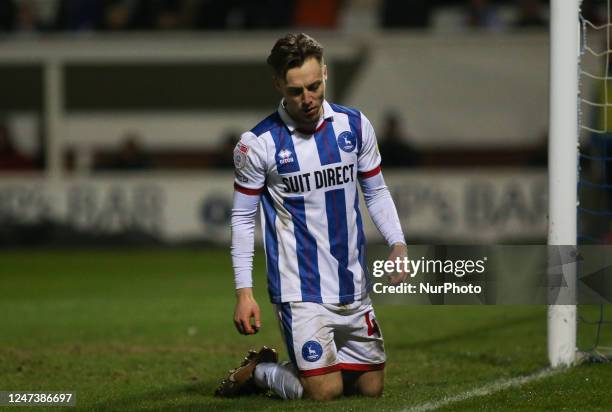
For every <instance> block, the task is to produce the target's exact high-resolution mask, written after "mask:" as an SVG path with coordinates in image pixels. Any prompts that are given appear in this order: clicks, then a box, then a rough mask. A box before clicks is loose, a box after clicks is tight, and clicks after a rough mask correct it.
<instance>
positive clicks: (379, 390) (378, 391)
mask: <svg viewBox="0 0 612 412" xmlns="http://www.w3.org/2000/svg"><path fill="white" fill-rule="evenodd" d="M383 390H384V384H383V383H382V382H377V383H370V384H369V385H364V386H362V387H361V388H360V391H359V392H361V394H362V395H363V396H368V397H372V398H379V397H381V396H382V394H383Z"/></svg>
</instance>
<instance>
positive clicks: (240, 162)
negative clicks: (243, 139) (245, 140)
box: [234, 143, 249, 169]
mask: <svg viewBox="0 0 612 412" xmlns="http://www.w3.org/2000/svg"><path fill="white" fill-rule="evenodd" d="M247 153H249V146H247V145H245V144H242V143H238V145H237V146H236V148H235V149H234V166H236V169H242V168H243V167H244V165H245V164H246V161H247Z"/></svg>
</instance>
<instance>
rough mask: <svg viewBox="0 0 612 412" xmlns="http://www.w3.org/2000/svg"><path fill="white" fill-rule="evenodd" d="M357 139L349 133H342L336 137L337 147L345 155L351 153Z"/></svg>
mask: <svg viewBox="0 0 612 412" xmlns="http://www.w3.org/2000/svg"><path fill="white" fill-rule="evenodd" d="M356 142H357V139H356V138H355V135H354V134H353V133H351V132H342V133H340V136H338V147H339V148H340V149H342V150H343V151H345V152H347V153H351V152H352V151H353V150H355V146H356V144H355V143H356Z"/></svg>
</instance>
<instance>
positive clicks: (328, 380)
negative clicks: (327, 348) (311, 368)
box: [301, 371, 344, 401]
mask: <svg viewBox="0 0 612 412" xmlns="http://www.w3.org/2000/svg"><path fill="white" fill-rule="evenodd" d="M301 381H302V386H303V387H304V397H306V398H309V399H314V400H316V401H329V400H332V399H336V398H338V397H340V396H342V393H343V388H344V386H343V383H342V372H340V371H334V372H330V373H326V374H324V375H316V376H307V377H302V378H301Z"/></svg>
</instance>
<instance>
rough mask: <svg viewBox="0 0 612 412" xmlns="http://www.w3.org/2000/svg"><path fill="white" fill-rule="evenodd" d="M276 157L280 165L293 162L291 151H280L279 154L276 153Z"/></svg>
mask: <svg viewBox="0 0 612 412" xmlns="http://www.w3.org/2000/svg"><path fill="white" fill-rule="evenodd" d="M278 157H279V160H278V162H279V163H280V164H282V165H284V164H287V163H292V162H294V159H293V153H291V150H287V149H282V150H281V151H280V152H278Z"/></svg>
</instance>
